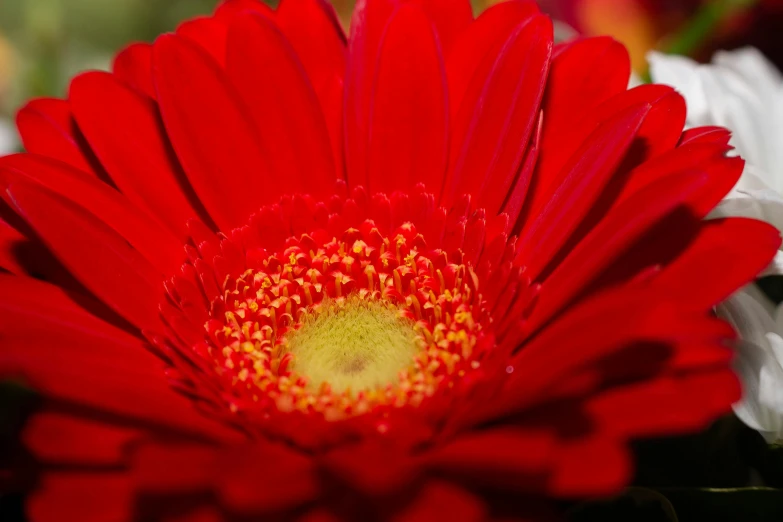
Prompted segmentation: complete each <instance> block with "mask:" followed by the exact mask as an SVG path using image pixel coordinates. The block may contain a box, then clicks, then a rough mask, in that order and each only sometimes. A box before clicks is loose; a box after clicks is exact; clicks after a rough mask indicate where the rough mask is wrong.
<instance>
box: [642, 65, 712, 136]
mask: <svg viewBox="0 0 783 522" xmlns="http://www.w3.org/2000/svg"><path fill="white" fill-rule="evenodd" d="M647 61H648V62H649V63H650V75H651V76H652V78H653V80H654V81H655V82H656V83H663V84H666V85H671V86H672V87H674V88H675V89H677V91H679V93H680V94H682V96H683V97H684V98H685V102H686V103H687V104H688V125H689V126H691V127H695V126H699V125H709V117H710V114H709V107H708V105H707V99H706V96H705V94H704V87H703V86H702V84H701V78H700V77H699V74H698V72H697V68H698V64H697V63H696V62H694V61H693V60H691V59H690V58H686V57H684V56H676V55H667V54H663V53H658V52H655V51H652V52H650V53H648V54H647Z"/></svg>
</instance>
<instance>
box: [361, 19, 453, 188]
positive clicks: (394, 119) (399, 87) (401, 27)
mask: <svg viewBox="0 0 783 522" xmlns="http://www.w3.org/2000/svg"><path fill="white" fill-rule="evenodd" d="M446 96H447V95H446V82H445V77H444V72H443V63H442V59H441V56H440V53H439V51H438V46H437V42H436V40H435V34H434V33H433V31H432V25H431V24H430V22H429V20H427V17H426V16H425V15H424V13H423V12H422V10H421V9H419V8H418V7H416V6H414V5H411V4H406V5H404V6H402V7H401V8H400V9H398V10H397V11H396V12H395V13H394V15H393V16H392V18H391V20H390V21H389V25H388V26H387V28H386V32H385V34H384V37H383V39H382V40H381V44H380V52H379V57H378V65H377V72H376V77H375V83H374V93H373V96H372V102H371V109H370V136H369V140H370V141H369V158H368V163H369V165H368V168H369V178H370V179H369V184H368V185H369V186H368V189H369V190H371V191H373V192H375V191H378V192H385V193H392V192H394V191H395V190H405V191H410V190H411V189H412V188H413V187H414V186H415V185H416V184H417V183H424V185H425V187H427V188H428V189H430V190H438V189H439V188H440V187H441V185H442V184H443V176H444V174H445V169H446V147H447V139H448V138H447V132H448V128H447V118H448V106H447V101H446Z"/></svg>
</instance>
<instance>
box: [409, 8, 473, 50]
mask: <svg viewBox="0 0 783 522" xmlns="http://www.w3.org/2000/svg"><path fill="white" fill-rule="evenodd" d="M415 2H416V3H417V4H419V5H420V6H421V7H422V9H424V12H425V13H427V17H428V18H429V19H430V20H432V23H433V24H434V25H435V30H436V32H437V34H438V41H439V42H440V48H441V49H442V50H443V54H444V55H446V56H448V53H449V52H450V51H451V48H452V47H453V46H454V42H455V41H456V40H457V38H458V37H459V36H460V35H461V34H462V32H463V31H465V30H466V29H467V28H468V26H470V24H471V22H472V21H473V8H472V7H471V6H470V1H469V0H415Z"/></svg>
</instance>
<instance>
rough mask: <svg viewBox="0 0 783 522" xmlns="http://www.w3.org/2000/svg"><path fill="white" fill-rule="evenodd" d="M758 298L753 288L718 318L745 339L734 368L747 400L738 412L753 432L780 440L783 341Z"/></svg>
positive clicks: (739, 295)
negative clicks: (781, 354)
mask: <svg viewBox="0 0 783 522" xmlns="http://www.w3.org/2000/svg"><path fill="white" fill-rule="evenodd" d="M758 295H759V294H754V292H752V291H751V290H750V288H749V289H748V290H746V291H741V292H739V293H737V294H735V295H734V296H732V297H731V298H730V299H729V300H727V301H726V302H725V303H722V304H721V305H720V306H719V307H718V315H719V316H721V317H723V318H724V319H726V320H727V321H729V322H730V323H731V324H732V325H733V326H734V327H735V329H736V330H737V332H738V333H739V335H740V337H741V341H740V342H739V343H738V346H737V357H736V358H735V362H734V364H735V369H736V371H737V373H738V374H739V376H740V379H741V380H742V386H743V396H742V400H741V401H740V402H738V403H737V404H735V405H734V411H735V413H736V414H737V416H738V417H739V418H740V419H741V420H742V421H743V422H744V423H745V424H747V425H748V426H750V427H751V428H753V429H755V430H758V431H760V432H762V434H764V435H765V436H767V437H770V439H777V438H779V437H780V436H781V435H783V367H782V366H781V365H780V362H779V361H778V358H777V357H776V350H777V349H779V348H780V349H783V339H781V338H780V336H779V335H778V334H777V333H776V324H775V321H774V320H773V318H772V317H771V316H770V314H769V312H768V304H767V305H765V304H763V303H762V302H760V301H759V300H758V299H757V298H756V296H758Z"/></svg>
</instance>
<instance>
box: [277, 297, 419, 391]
mask: <svg viewBox="0 0 783 522" xmlns="http://www.w3.org/2000/svg"><path fill="white" fill-rule="evenodd" d="M414 326H415V323H414V322H413V321H412V320H410V319H408V318H407V317H405V316H404V315H403V313H402V311H401V310H399V309H398V308H397V307H396V306H393V305H391V306H389V305H388V304H386V305H384V303H383V301H380V300H375V299H362V298H360V297H358V296H357V295H355V294H354V295H352V296H350V297H349V298H348V299H344V300H341V301H334V300H328V301H325V302H323V303H321V305H320V306H319V307H317V308H314V309H313V310H310V311H307V312H306V313H305V314H304V317H303V318H302V319H301V326H300V327H299V328H298V329H296V330H294V331H292V332H291V333H290V334H289V335H287V336H286V337H285V338H284V340H283V342H284V344H285V345H286V351H288V352H289V353H292V354H293V355H294V359H293V362H292V364H291V366H290V367H291V369H292V370H293V371H295V372H297V373H299V374H300V375H302V376H303V377H306V378H307V381H308V383H307V386H308V387H309V388H310V389H311V390H317V389H318V388H319V387H320V386H322V385H323V384H324V383H327V384H329V385H330V386H331V388H332V390H333V391H336V392H347V391H350V390H362V389H367V388H378V387H382V386H384V385H386V384H387V383H395V384H397V383H398V381H399V377H398V376H399V373H400V372H401V371H402V370H404V369H405V368H406V367H407V366H409V365H410V364H411V361H413V358H414V357H415V355H416V354H417V353H418V352H419V351H420V350H421V348H422V347H421V345H422V344H423V341H420V339H419V335H418V334H417V333H416V330H415V328H414Z"/></svg>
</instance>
